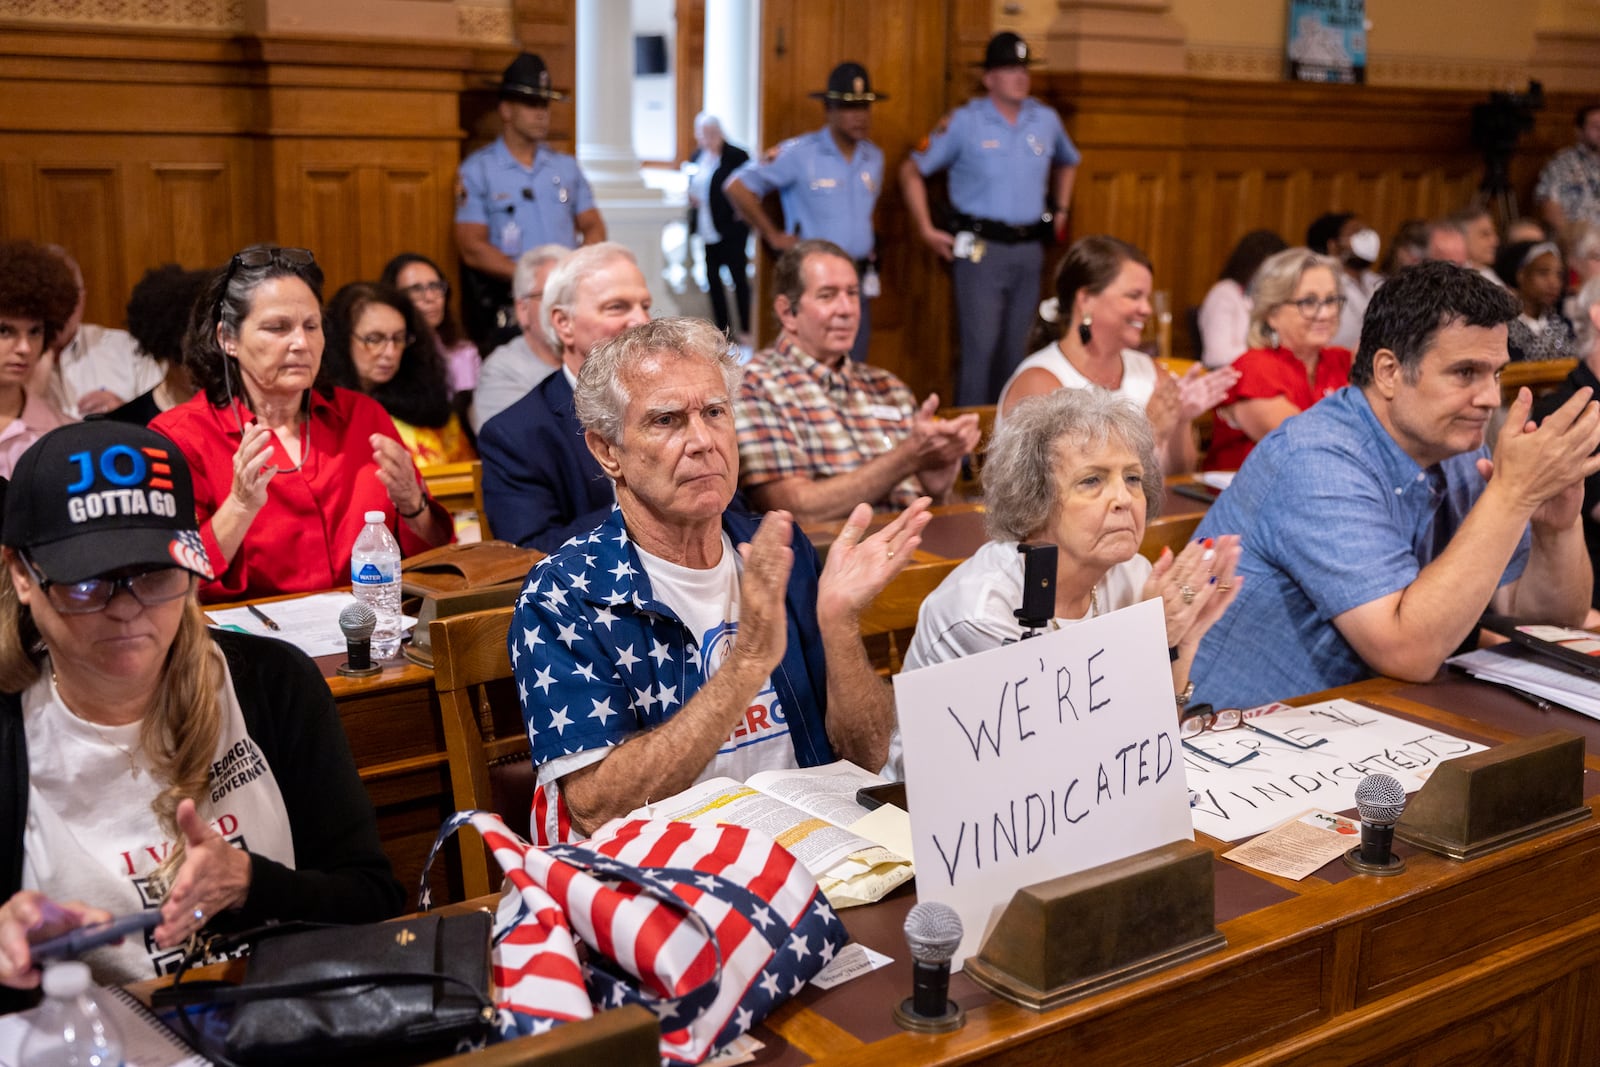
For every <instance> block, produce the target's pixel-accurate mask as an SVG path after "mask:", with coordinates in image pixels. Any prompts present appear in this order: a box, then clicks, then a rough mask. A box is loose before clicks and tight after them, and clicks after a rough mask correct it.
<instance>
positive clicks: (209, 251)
mask: <svg viewBox="0 0 1600 1067" xmlns="http://www.w3.org/2000/svg"><path fill="white" fill-rule="evenodd" d="M148 173H149V185H150V190H149V199H148V201H147V202H148V204H149V216H148V217H149V219H150V235H149V240H148V242H147V243H146V246H145V247H146V249H147V250H148V257H149V258H150V259H151V260H152V261H153V262H152V263H151V264H150V265H154V264H156V263H180V264H182V265H184V266H185V267H188V268H190V269H195V268H198V267H203V266H212V265H215V264H218V263H221V262H222V261H224V260H225V259H227V258H228V257H229V256H230V255H232V254H233V252H234V251H236V249H234V248H232V247H231V245H232V243H233V241H232V233H231V230H232V227H231V225H230V223H229V216H230V214H231V210H230V209H231V205H232V203H233V197H232V196H231V195H230V194H231V192H232V189H231V186H232V181H231V175H230V174H229V168H228V165H227V164H226V163H224V162H220V161H219V162H214V163H166V162H152V163H151V164H150V165H149V172H148Z"/></svg>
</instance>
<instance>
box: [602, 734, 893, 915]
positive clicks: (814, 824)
mask: <svg viewBox="0 0 1600 1067" xmlns="http://www.w3.org/2000/svg"><path fill="white" fill-rule="evenodd" d="M883 781H884V780H883V779H882V778H880V777H878V776H877V775H876V774H873V773H871V772H870V771H864V770H862V769H861V768H860V767H857V766H856V765H855V764H853V763H851V762H849V761H848V760H840V761H839V762H837V763H830V764H828V765H827V766H826V767H804V768H797V769H795V770H785V771H762V772H761V773H760V774H754V775H751V776H750V779H749V781H747V782H745V783H743V784H741V783H739V782H736V781H734V780H733V779H732V778H712V779H709V780H707V781H704V782H701V783H700V784H698V785H693V786H690V787H689V788H688V789H685V790H684V791H683V792H681V793H679V794H678V795H677V796H674V797H668V798H667V799H666V800H659V801H656V802H654V803H651V804H647V805H645V806H644V807H642V808H640V809H639V810H637V811H635V812H633V813H632V814H631V815H630V818H649V819H671V820H673V821H675V822H690V823H698V824H701V825H714V824H717V823H729V824H731V825H734V826H742V827H744V828H746V829H749V830H760V831H761V832H762V833H764V834H766V835H767V836H768V837H771V838H772V839H773V840H775V841H777V842H778V844H780V845H782V846H783V847H784V848H786V849H788V850H789V851H790V852H791V853H793V854H794V857H795V859H797V860H799V861H800V862H801V863H803V864H804V865H805V868H806V870H808V871H810V872H811V873H812V874H813V875H815V876H816V879H817V884H818V885H819V886H821V888H822V892H823V894H824V895H825V896H827V898H828V903H829V904H831V905H833V906H834V907H835V908H848V907H850V906H852V905H855V904H870V903H872V902H873V901H875V900H878V899H880V898H882V897H883V896H884V895H885V894H887V893H888V892H889V891H890V890H892V889H894V888H895V887H896V886H898V885H900V884H901V883H903V882H905V881H907V880H909V879H910V878H911V876H912V874H913V873H914V871H913V870H912V866H911V860H910V859H908V858H907V857H908V856H909V855H910V847H911V819H910V816H908V815H907V814H906V813H905V812H904V811H901V810H900V809H899V808H896V807H894V806H892V805H888V804H886V805H884V806H883V807H881V808H877V809H875V810H873V811H871V812H868V811H867V809H866V808H864V807H862V806H861V805H860V804H858V803H857V802H856V791H857V790H858V789H861V788H862V787H863V786H869V785H881V784H882V783H883Z"/></svg>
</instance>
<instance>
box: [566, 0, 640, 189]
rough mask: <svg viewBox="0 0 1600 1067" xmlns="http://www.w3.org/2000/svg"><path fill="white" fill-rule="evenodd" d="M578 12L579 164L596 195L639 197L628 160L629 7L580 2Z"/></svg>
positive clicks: (633, 161) (631, 158)
mask: <svg viewBox="0 0 1600 1067" xmlns="http://www.w3.org/2000/svg"><path fill="white" fill-rule="evenodd" d="M577 8H578V85H577V112H578V162H579V163H580V164H582V166H583V173H584V175H585V176H586V177H587V178H588V179H589V184H590V185H592V186H593V187H594V190H595V193H596V194H597V195H603V187H604V189H607V190H609V189H616V190H619V191H620V190H628V191H638V190H641V189H643V187H644V182H643V180H642V179H640V177H639V159H638V157H637V156H635V155H634V154H633V6H632V4H631V3H630V2H629V0H581V2H580V3H579V4H578V5H577Z"/></svg>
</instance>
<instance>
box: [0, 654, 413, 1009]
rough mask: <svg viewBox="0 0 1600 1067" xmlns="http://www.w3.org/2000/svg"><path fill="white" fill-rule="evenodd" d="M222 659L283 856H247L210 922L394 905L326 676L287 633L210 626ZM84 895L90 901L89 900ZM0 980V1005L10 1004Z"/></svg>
mask: <svg viewBox="0 0 1600 1067" xmlns="http://www.w3.org/2000/svg"><path fill="white" fill-rule="evenodd" d="M211 637H212V639H213V640H214V641H216V643H217V645H218V647H219V648H221V649H222V652H223V654H224V655H225V656H226V657H227V660H228V669H229V670H230V671H231V672H232V673H233V687H234V693H235V695H236V696H237V697H238V699H239V707H240V709H241V710H242V711H243V713H244V721H245V728H246V729H247V730H248V731H249V733H250V737H251V739H252V740H253V741H255V743H256V744H257V745H258V746H259V747H260V749H261V752H262V754H263V755H264V756H265V757H266V759H267V763H268V764H269V765H270V766H271V767H272V773H273V776H274V777H275V778H276V779H277V781H278V787H279V790H280V791H281V792H282V793H283V803H284V807H285V808H286V809H288V813H289V832H290V835H291V836H292V838H293V839H294V860H295V868H294V869H293V870H291V869H290V868H288V867H285V866H283V865H282V864H280V863H276V862H274V861H272V860H269V859H265V858H263V857H261V856H256V855H252V856H251V857H250V893H249V896H248V897H247V898H246V900H245V903H244V905H243V907H241V908H239V909H237V910H236V911H233V912H230V913H228V914H227V915H225V916H221V917H219V918H218V919H217V920H216V921H215V922H213V923H211V924H209V925H208V929H211V930H228V929H245V928H248V927H250V926H256V925H259V924H260V923H262V922H265V921H267V920H268V919H308V920H312V921H315V922H333V923H359V922H375V921H378V920H380V919H387V918H389V917H390V916H393V915H396V914H398V913H399V911H400V910H401V908H402V906H403V905H404V902H405V891H404V890H403V889H402V888H401V886H400V883H399V882H398V881H397V880H396V879H395V877H394V872H393V870H391V868H390V866H389V860H388V857H387V856H385V855H384V853H383V848H382V846H381V845H380V844H379V842H378V824H377V820H376V819H375V818H374V816H373V813H372V803H371V801H370V800H369V799H368V798H367V793H366V789H365V788H364V787H363V786H362V784H361V779H360V778H359V777H358V775H357V774H356V766H355V760H354V759H353V758H351V755H350V745H349V743H348V742H347V741H346V740H345V736H344V726H343V724H342V723H341V722H340V719H339V710H338V708H337V707H336V706H335V705H334V702H333V695H332V694H331V693H330V692H329V691H328V683H327V682H326V681H325V680H324V679H323V677H322V675H321V673H320V672H319V671H318V670H317V667H316V665H315V664H314V663H312V662H311V660H310V659H309V658H308V657H307V656H306V655H305V654H304V653H302V652H301V651H300V650H299V649H297V648H295V647H294V646H293V645H288V644H285V643H283V642H281V641H274V640H272V639H270V638H265V637H254V636H251V635H249V634H240V633H234V632H231V631H227V630H212V631H211ZM0 779H3V780H4V781H8V782H10V783H12V784H11V785H9V786H5V785H3V784H0V840H4V841H5V842H6V848H5V849H3V850H0V902H3V901H6V900H9V899H11V896H12V895H13V894H14V893H16V892H17V890H18V889H20V888H21V887H22V831H23V825H24V822H25V821H26V817H27V808H28V750H27V739H26V737H25V735H24V733H23V728H22V699H21V696H20V694H17V693H3V694H0ZM88 903H91V904H92V903H94V902H93V901H89V902H88ZM10 993H11V991H10V990H6V989H3V988H0V1012H4V1011H10V1010H13V1009H15V1008H16V1007H18V1006H20V1004H19V1003H18V1002H17V1001H16V999H15V998H14V997H12V996H10V995H9V994H10Z"/></svg>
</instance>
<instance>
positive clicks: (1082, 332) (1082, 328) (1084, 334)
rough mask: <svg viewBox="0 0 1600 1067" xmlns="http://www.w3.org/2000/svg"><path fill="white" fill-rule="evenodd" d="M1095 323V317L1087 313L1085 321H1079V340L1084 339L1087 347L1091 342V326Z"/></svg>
mask: <svg viewBox="0 0 1600 1067" xmlns="http://www.w3.org/2000/svg"><path fill="white" fill-rule="evenodd" d="M1093 323H1094V319H1092V318H1091V317H1089V316H1088V315H1085V316H1084V317H1083V321H1082V322H1080V323H1078V340H1080V341H1082V342H1083V344H1084V346H1085V347H1087V346H1088V344H1089V337H1090V333H1089V327H1090V326H1091V325H1093Z"/></svg>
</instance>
